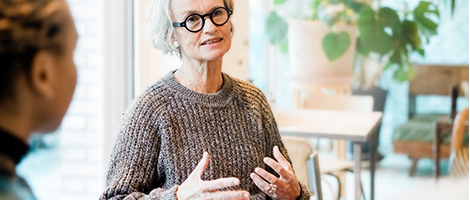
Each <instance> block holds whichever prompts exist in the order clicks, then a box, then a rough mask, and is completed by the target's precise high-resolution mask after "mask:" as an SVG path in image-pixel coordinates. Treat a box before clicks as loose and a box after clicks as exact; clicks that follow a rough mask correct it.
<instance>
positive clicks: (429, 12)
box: [413, 1, 440, 37]
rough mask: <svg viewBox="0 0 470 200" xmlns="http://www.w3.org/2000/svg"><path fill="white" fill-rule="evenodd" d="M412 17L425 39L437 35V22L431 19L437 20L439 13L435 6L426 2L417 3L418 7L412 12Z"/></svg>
mask: <svg viewBox="0 0 470 200" xmlns="http://www.w3.org/2000/svg"><path fill="white" fill-rule="evenodd" d="M413 17H414V19H415V21H416V23H418V27H419V29H420V32H421V33H422V34H423V35H425V37H430V36H433V35H436V34H437V22H435V21H433V19H434V20H439V17H440V13H439V9H438V8H437V6H436V5H434V4H432V3H430V2H427V1H421V2H419V5H418V6H417V7H416V8H415V9H414V10H413Z"/></svg>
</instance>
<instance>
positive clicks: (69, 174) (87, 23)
mask: <svg viewBox="0 0 470 200" xmlns="http://www.w3.org/2000/svg"><path fill="white" fill-rule="evenodd" d="M68 2H69V6H70V9H71V12H72V15H73V17H74V20H75V25H76V27H77V31H78V35H79V40H78V43H77V48H76V50H75V63H76V65H77V69H78V84H77V89H76V93H75V96H74V99H73V101H72V104H71V106H70V108H69V111H68V113H67V115H66V117H65V118H64V121H63V124H62V127H61V132H60V147H59V151H60V160H61V163H60V177H61V178H60V185H61V187H60V188H59V189H60V193H61V194H60V196H61V197H62V198H61V199H70V200H73V199H81V200H82V199H97V198H98V196H99V195H100V193H101V192H102V191H103V182H104V175H103V170H102V169H103V164H104V163H103V162H102V160H103V157H102V155H103V153H102V151H103V149H102V143H103V133H102V132H103V131H102V130H103V112H102V110H103V109H102V108H103V95H102V94H103V81H102V77H103V50H104V49H103V28H102V27H103V5H102V4H103V1H102V0H68Z"/></svg>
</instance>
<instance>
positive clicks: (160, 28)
mask: <svg viewBox="0 0 470 200" xmlns="http://www.w3.org/2000/svg"><path fill="white" fill-rule="evenodd" d="M152 9H153V10H152V12H150V18H151V20H150V24H149V27H150V28H149V34H148V36H149V38H150V40H151V42H152V43H153V44H154V46H155V47H156V48H157V49H160V50H162V51H164V52H167V53H174V54H176V55H178V56H179V57H180V58H181V60H182V65H181V67H180V68H179V69H178V70H176V71H174V72H170V73H168V74H167V75H166V76H165V77H163V78H162V79H161V80H160V81H158V82H157V83H155V84H154V85H152V86H150V87H149V88H148V89H147V90H146V91H145V92H144V93H143V94H142V95H141V96H140V97H139V98H137V99H136V100H135V101H134V102H133V104H132V105H131V107H130V108H129V109H128V110H127V112H126V113H125V115H124V118H123V122H122V123H123V124H122V126H121V129H120V132H119V136H118V140H117V142H116V145H115V148H114V151H113V154H112V158H111V164H110V168H109V171H108V175H107V184H108V187H107V189H106V190H105V192H104V194H103V195H102V197H101V199H124V198H125V199H179V200H185V199H248V198H251V199H267V198H276V199H285V200H293V199H308V197H309V195H308V190H307V188H306V187H305V186H304V185H302V184H300V183H299V182H298V181H297V178H296V176H295V174H294V172H293V170H292V167H291V165H290V162H289V159H288V158H287V159H286V158H285V157H284V156H283V155H285V156H287V153H286V150H285V148H284V145H283V144H282V141H281V137H280V135H279V132H278V129H277V127H276V123H275V121H274V117H273V115H272V113H271V110H270V108H269V105H268V103H267V101H266V98H265V97H264V96H263V94H262V93H261V91H260V90H259V89H257V88H256V87H255V86H253V85H251V84H249V83H246V82H243V81H241V80H238V79H235V78H232V77H230V76H228V75H227V74H224V73H222V71H221V70H222V58H223V56H224V55H225V53H227V51H228V50H229V49H230V45H231V41H232V37H231V35H232V28H233V27H232V24H231V22H230V16H231V15H232V12H233V2H232V0H156V1H154V7H153V8H152ZM209 155H210V156H209ZM201 156H202V159H201ZM209 157H210V158H209ZM200 159H201V160H200ZM199 160H200V161H199Z"/></svg>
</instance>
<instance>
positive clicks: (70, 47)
mask: <svg viewBox="0 0 470 200" xmlns="http://www.w3.org/2000/svg"><path fill="white" fill-rule="evenodd" d="M63 9H64V12H65V16H64V20H65V21H66V23H65V24H66V25H65V27H64V33H61V34H63V35H64V42H63V52H62V55H58V56H56V57H55V59H54V61H53V62H54V80H55V82H54V89H55V91H56V95H55V96H54V99H53V103H52V104H53V105H52V106H53V108H51V110H50V111H49V112H50V113H51V114H53V116H51V117H52V119H51V123H52V124H51V128H52V129H55V128H57V127H58V126H59V125H60V123H61V122H62V119H63V117H64V115H65V113H66V111H67V109H68V107H69V105H70V102H71V101H72V97H73V93H74V91H75V86H76V84H77V68H76V66H75V63H74V60H73V55H74V51H75V47H76V43H77V38H78V36H77V31H76V28H75V25H74V22H73V19H72V15H71V14H70V10H69V8H68V5H67V3H66V2H65V1H63Z"/></svg>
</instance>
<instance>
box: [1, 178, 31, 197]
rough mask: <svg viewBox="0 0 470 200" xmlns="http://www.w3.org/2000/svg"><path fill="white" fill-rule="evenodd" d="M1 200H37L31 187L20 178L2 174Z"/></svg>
mask: <svg viewBox="0 0 470 200" xmlns="http://www.w3.org/2000/svg"><path fill="white" fill-rule="evenodd" d="M0 199H25V200H33V199H36V198H35V197H34V195H33V192H32V190H31V188H30V187H29V185H28V184H27V183H26V181H24V179H22V178H21V177H19V176H11V175H9V174H5V173H0Z"/></svg>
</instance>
